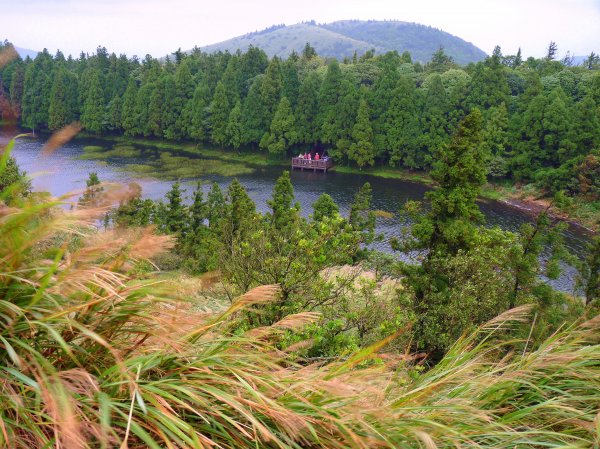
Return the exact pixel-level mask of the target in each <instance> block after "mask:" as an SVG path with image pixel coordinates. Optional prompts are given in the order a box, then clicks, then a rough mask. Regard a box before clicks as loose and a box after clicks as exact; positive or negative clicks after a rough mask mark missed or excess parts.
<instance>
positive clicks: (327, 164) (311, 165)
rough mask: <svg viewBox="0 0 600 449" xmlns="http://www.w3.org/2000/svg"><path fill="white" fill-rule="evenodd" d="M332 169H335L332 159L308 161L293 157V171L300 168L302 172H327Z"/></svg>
mask: <svg viewBox="0 0 600 449" xmlns="http://www.w3.org/2000/svg"><path fill="white" fill-rule="evenodd" d="M331 167H333V161H332V160H331V158H327V159H318V160H315V159H306V158H303V157H293V158H292V169H294V168H299V169H301V170H305V169H306V170H313V171H317V170H322V171H327V170H329V169H330V168H331Z"/></svg>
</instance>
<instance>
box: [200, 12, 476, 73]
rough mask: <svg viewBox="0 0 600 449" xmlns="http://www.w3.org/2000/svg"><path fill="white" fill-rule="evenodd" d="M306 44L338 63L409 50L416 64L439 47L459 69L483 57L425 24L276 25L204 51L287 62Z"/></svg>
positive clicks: (370, 22)
mask: <svg viewBox="0 0 600 449" xmlns="http://www.w3.org/2000/svg"><path fill="white" fill-rule="evenodd" d="M307 42H309V43H310V44H311V45H312V46H313V47H314V48H315V49H316V50H317V53H318V54H319V55H320V56H325V57H335V58H338V59H342V58H344V57H346V56H348V57H351V56H352V55H353V54H354V52H355V51H356V52H357V53H358V54H359V55H360V54H363V53H365V52H366V51H367V50H370V49H375V51H376V52H377V53H379V54H381V53H385V52H388V51H393V50H396V51H398V52H399V53H402V52H404V51H409V52H410V53H411V55H412V57H413V60H414V61H421V62H426V61H429V59H430V58H431V55H432V54H433V53H434V52H435V51H436V50H437V49H438V48H439V47H440V46H442V47H444V50H445V52H446V54H448V55H450V56H452V57H453V58H454V60H455V61H456V62H458V63H460V64H467V63H469V62H475V61H479V60H481V59H483V58H485V56H486V54H485V53H484V52H483V51H482V50H481V49H479V48H477V47H476V46H475V45H473V44H471V43H470V42H466V41H464V40H463V39H461V38H459V37H456V36H453V35H451V34H449V33H446V32H445V31H442V30H438V29H436V28H432V27H429V26H425V25H419V24H416V23H408V22H400V21H376V20H370V21H363V20H342V21H338V22H332V23H328V24H317V23H315V22H314V21H312V22H305V23H298V24H296V25H290V26H286V25H275V26H272V27H270V28H267V29H265V30H262V31H258V32H254V33H249V34H246V35H243V36H239V37H234V38H232V39H229V40H226V41H223V42H219V43H216V44H212V45H207V46H205V47H202V48H201V50H202V51H206V52H214V51H229V52H235V51H237V50H238V49H239V50H242V51H245V50H247V49H248V47H249V46H250V45H252V46H254V47H259V48H261V49H263V50H264V51H265V52H266V53H267V54H268V55H269V56H271V57H272V56H275V55H277V56H281V57H286V56H288V55H289V54H290V53H291V52H292V51H296V52H298V53H300V52H301V51H302V49H303V48H304V45H305V44H306V43H307Z"/></svg>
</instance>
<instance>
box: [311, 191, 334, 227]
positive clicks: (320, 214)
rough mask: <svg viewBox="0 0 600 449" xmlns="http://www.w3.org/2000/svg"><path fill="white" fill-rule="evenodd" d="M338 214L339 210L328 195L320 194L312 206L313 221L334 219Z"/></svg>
mask: <svg viewBox="0 0 600 449" xmlns="http://www.w3.org/2000/svg"><path fill="white" fill-rule="evenodd" d="M339 212H340V208H339V207H338V205H337V204H336V203H335V201H333V198H331V196H330V195H328V194H327V193H322V194H321V195H319V198H317V201H315V202H314V204H313V220H314V221H316V222H320V221H323V220H324V219H325V218H334V217H336V216H337V215H338V214H339Z"/></svg>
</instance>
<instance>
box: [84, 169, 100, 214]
mask: <svg viewBox="0 0 600 449" xmlns="http://www.w3.org/2000/svg"><path fill="white" fill-rule="evenodd" d="M85 185H86V189H85V192H83V195H82V196H81V198H80V200H79V203H80V204H81V205H82V206H87V207H95V206H96V205H97V202H98V199H99V198H98V197H99V196H100V195H101V194H102V192H103V191H104V188H103V187H102V185H101V182H100V178H99V177H98V173H96V172H91V173H90V174H89V177H88V179H87V181H86V182H85Z"/></svg>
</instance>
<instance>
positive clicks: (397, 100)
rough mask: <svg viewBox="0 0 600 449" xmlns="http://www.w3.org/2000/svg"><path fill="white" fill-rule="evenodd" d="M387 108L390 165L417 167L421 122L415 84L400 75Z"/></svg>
mask: <svg viewBox="0 0 600 449" xmlns="http://www.w3.org/2000/svg"><path fill="white" fill-rule="evenodd" d="M391 96H392V102H391V104H390V108H389V109H388V110H387V111H385V125H384V132H385V143H386V146H387V148H388V149H389V158H390V164H391V165H397V164H399V163H400V164H402V165H403V166H404V167H408V168H418V167H419V165H420V164H419V162H418V161H419V156H418V155H417V152H418V150H419V135H420V123H419V116H418V110H419V109H418V103H417V101H418V100H417V92H416V87H415V82H414V81H413V80H412V79H411V78H409V77H407V76H402V77H401V78H400V80H399V81H398V86H397V87H396V88H395V89H394V90H393V91H392V95H391Z"/></svg>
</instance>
